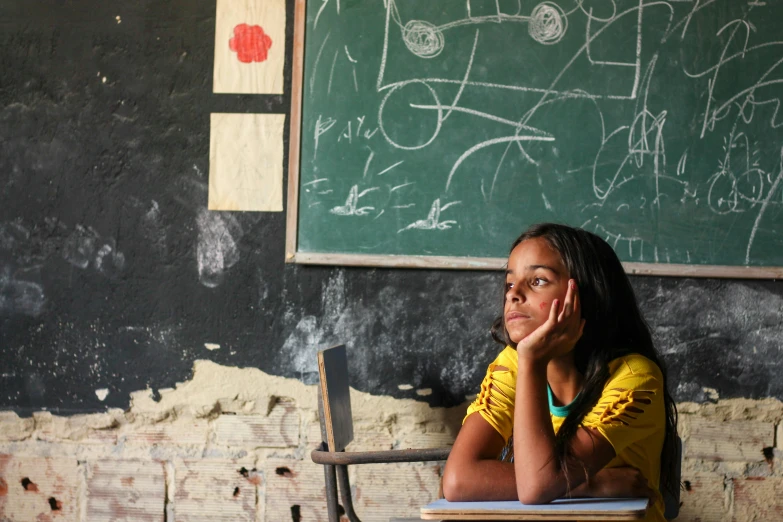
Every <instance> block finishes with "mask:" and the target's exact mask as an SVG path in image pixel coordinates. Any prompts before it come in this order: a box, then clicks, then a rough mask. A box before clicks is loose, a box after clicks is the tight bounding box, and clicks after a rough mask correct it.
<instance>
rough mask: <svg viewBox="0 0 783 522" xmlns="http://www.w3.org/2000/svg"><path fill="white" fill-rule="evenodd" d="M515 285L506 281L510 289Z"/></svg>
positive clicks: (507, 287) (507, 288)
mask: <svg viewBox="0 0 783 522" xmlns="http://www.w3.org/2000/svg"><path fill="white" fill-rule="evenodd" d="M513 287H514V283H509V282H508V281H506V290H510V289H511V288H513Z"/></svg>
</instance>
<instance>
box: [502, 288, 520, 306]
mask: <svg viewBox="0 0 783 522" xmlns="http://www.w3.org/2000/svg"><path fill="white" fill-rule="evenodd" d="M506 301H510V302H512V303H514V302H517V301H524V294H523V293H522V292H520V291H519V290H517V287H515V286H512V287H511V288H509V289H508V290H507V291H506Z"/></svg>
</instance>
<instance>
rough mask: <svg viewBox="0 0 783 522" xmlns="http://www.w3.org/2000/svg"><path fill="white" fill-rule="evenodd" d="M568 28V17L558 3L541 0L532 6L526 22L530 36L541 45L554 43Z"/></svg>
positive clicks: (561, 37)
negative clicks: (541, 0) (542, 0)
mask: <svg viewBox="0 0 783 522" xmlns="http://www.w3.org/2000/svg"><path fill="white" fill-rule="evenodd" d="M567 28H568V18H566V15H565V13H564V12H563V10H562V9H561V8H560V6H559V5H557V4H555V3H553V2H541V3H540V4H538V5H537V6H536V7H534V8H533V12H532V13H530V20H529V21H528V24H527V30H528V33H530V37H531V38H532V39H533V40H535V41H536V42H538V43H540V44H543V45H552V44H556V43H557V42H559V41H560V40H562V39H563V36H564V35H565V32H566V29H567Z"/></svg>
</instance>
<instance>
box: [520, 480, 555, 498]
mask: <svg viewBox="0 0 783 522" xmlns="http://www.w3.org/2000/svg"><path fill="white" fill-rule="evenodd" d="M517 496H518V497H519V501H520V502H522V503H523V504H548V503H549V502H552V501H553V500H554V499H555V496H553V495H552V493H551V492H550V491H548V490H547V489H546V488H545V487H544V485H543V484H540V483H537V482H536V481H535V480H531V481H525V483H524V484H517Z"/></svg>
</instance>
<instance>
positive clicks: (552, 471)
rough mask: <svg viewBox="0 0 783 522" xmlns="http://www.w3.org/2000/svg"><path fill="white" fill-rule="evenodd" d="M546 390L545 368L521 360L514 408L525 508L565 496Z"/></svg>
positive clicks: (519, 483)
mask: <svg viewBox="0 0 783 522" xmlns="http://www.w3.org/2000/svg"><path fill="white" fill-rule="evenodd" d="M546 386H547V381H546V364H545V363H543V364H542V363H540V362H538V361H528V360H526V359H524V358H522V357H520V360H519V370H518V373H517V388H516V401H515V406H514V470H515V477H516V482H517V494H518V495H519V500H521V501H522V502H524V503H526V504H539V503H546V502H550V501H551V500H554V499H555V498H557V497H560V496H563V495H564V494H565V493H566V484H565V479H564V476H563V474H562V472H561V471H560V469H559V466H558V462H557V457H556V454H555V432H554V428H553V427H552V420H551V419H550V416H549V403H548V400H547V391H546ZM576 485H577V484H573V485H572V486H576Z"/></svg>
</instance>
